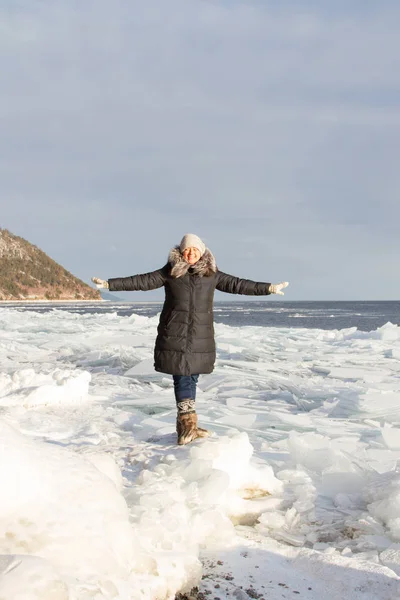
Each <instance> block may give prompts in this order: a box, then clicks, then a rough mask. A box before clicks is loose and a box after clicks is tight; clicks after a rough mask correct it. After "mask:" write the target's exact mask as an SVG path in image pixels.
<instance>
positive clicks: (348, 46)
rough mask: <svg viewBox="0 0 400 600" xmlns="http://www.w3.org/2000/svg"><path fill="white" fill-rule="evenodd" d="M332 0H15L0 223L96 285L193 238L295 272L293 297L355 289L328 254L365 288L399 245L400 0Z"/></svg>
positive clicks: (147, 264)
mask: <svg viewBox="0 0 400 600" xmlns="http://www.w3.org/2000/svg"><path fill="white" fill-rule="evenodd" d="M320 4H321V3H317V2H311V1H310V2H296V3H294V2H282V3H277V4H273V3H265V2H233V1H232V2H218V3H217V2H208V1H200V0H170V1H169V2H168V3H166V2H164V1H163V0H152V1H151V2H139V1H138V0H135V1H131V2H128V1H126V0H124V1H123V0H114V1H113V2H111V0H96V1H94V0H90V1H87V2H84V3H82V2H77V1H76V2H67V1H66V0H63V1H61V0H54V1H53V2H49V1H43V2H29V3H28V2H19V3H8V4H7V3H3V4H2V5H1V7H0V23H1V25H0V27H1V32H0V83H1V87H2V90H4V93H2V95H1V97H0V114H1V115H2V118H1V120H0V154H1V155H2V156H3V157H4V160H3V161H2V163H1V166H0V175H1V180H2V198H3V199H2V201H1V202H2V210H1V213H2V221H3V223H2V224H3V226H8V227H9V228H10V229H12V230H13V231H15V233H17V234H19V235H23V236H24V237H27V238H28V239H29V240H30V241H33V242H34V243H36V244H37V245H39V246H41V247H42V248H43V249H44V250H45V251H47V252H48V253H49V254H50V255H52V256H53V257H54V258H55V259H56V260H58V261H59V262H62V264H63V265H64V266H65V267H66V268H68V269H70V270H72V271H74V272H75V273H76V274H78V275H79V276H81V277H83V278H84V279H86V280H89V278H90V275H91V274H92V273H93V272H94V270H96V272H98V273H100V276H108V275H109V276H111V275H114V274H116V275H123V274H131V273H132V272H137V271H140V270H150V269H151V268H153V267H154V268H156V267H158V266H159V262H160V260H162V259H164V257H165V256H166V254H167V252H168V248H169V247H170V246H171V245H172V244H173V243H174V242H175V241H177V240H178V239H180V237H181V235H182V234H183V233H184V232H185V231H192V230H193V231H197V232H198V233H199V234H201V235H203V236H204V237H205V238H208V240H209V244H210V245H211V246H212V248H213V249H214V248H215V249H216V251H217V252H218V258H219V262H221V261H222V262H223V263H224V265H226V267H227V270H230V271H231V272H235V270H237V269H239V270H240V273H238V274H240V275H243V276H252V277H259V275H258V273H261V274H262V275H263V276H264V273H265V270H266V265H267V264H268V265H269V264H271V263H273V264H275V265H278V267H279V272H276V271H275V269H274V270H273V271H272V273H271V278H272V277H275V275H276V277H277V278H278V279H280V278H285V279H286V278H287V276H286V275H285V276H284V277H281V276H280V273H281V272H282V273H283V272H284V271H285V272H287V270H288V267H289V266H290V265H291V264H294V265H296V270H295V272H294V273H293V275H294V276H295V277H296V286H293V288H292V289H293V291H292V290H291V293H292V294H293V296H292V298H295V297H299V298H300V297H301V298H304V297H309V298H312V297H314V296H307V294H310V293H313V294H314V291H312V292H311V291H310V286H309V284H307V285H303V283H302V282H304V281H308V278H309V275H310V273H313V277H314V278H315V279H319V281H320V282H323V284H322V285H321V286H319V292H318V293H319V296H318V297H319V298H321V297H324V296H326V297H329V298H333V297H337V298H339V297H343V298H345V297H347V296H346V294H347V291H346V290H345V289H343V288H341V287H340V286H338V285H336V281H335V282H332V280H331V279H329V278H327V279H325V273H326V265H327V264H329V265H330V269H331V270H335V267H337V266H339V265H340V267H339V268H338V273H340V275H342V276H343V274H345V276H346V278H347V279H350V278H351V277H354V278H355V280H356V282H357V284H356V285H358V289H359V291H360V293H359V296H358V297H360V298H361V297H369V296H368V294H370V293H371V288H370V285H369V284H368V283H367V282H368V279H369V278H370V277H371V276H372V277H374V278H376V277H378V276H379V274H381V275H382V269H381V268H380V265H382V264H392V263H391V258H390V257H391V255H392V254H393V253H394V252H395V253H397V254H398V251H399V250H400V242H398V241H397V237H395V236H394V223H396V222H398V220H399V217H400V202H399V198H398V191H397V190H398V189H399V184H400V175H399V173H398V168H397V165H398V159H399V154H400V142H399V140H400V137H399V127H400V122H399V119H400V118H399V114H398V110H397V106H398V98H399V84H400V82H399V76H398V73H399V72H400V64H399V62H400V52H399V50H400V42H399V41H398V32H397V28H396V21H397V18H398V16H399V13H400V8H399V7H398V5H397V3H395V2H386V3H384V5H382V6H380V7H379V10H378V9H377V8H376V6H375V5H373V4H372V3H365V2H363V3H361V2H354V3H350V6H349V3H344V2H337V3H323V6H321V5H320ZM337 240H340V254H338V247H337V246H338V244H337ZM366 240H373V241H374V243H370V244H367V243H365V241H366ZM388 240H389V242H388ZM357 245H358V246H359V247H362V248H363V252H364V255H363V256H362V257H360V258H359V259H358V261H357V265H356V266H357V268H356V272H353V270H352V268H351V265H350V264H349V263H348V261H346V260H345V257H346V256H348V255H350V254H351V253H352V250H353V246H357ZM110 246H112V247H115V250H113V251H110ZM299 256H304V257H305V258H304V260H301V259H300V258H299ZM270 257H271V260H270ZM311 257H312V258H311ZM311 260H312V269H311V267H310V261H311ZM339 260H340V261H342V264H341V263H340V262H339ZM343 263H344V264H343ZM371 268H373V271H372V272H371ZM102 269H104V271H102V272H100V271H101V270H102ZM116 269H118V272H116V271H115V270H116ZM289 270H290V269H289ZM389 271H390V270H389V269H388V272H387V273H386V270H385V269H383V275H382V276H383V277H384V278H385V279H384V286H383V291H382V298H389V297H393V298H398V297H399V294H400V288H399V284H398V282H396V281H395V280H393V277H392V276H391V274H390V272H389ZM266 276H267V273H266ZM332 294H334V296H333V295H332ZM352 297H354V295H353V296H352Z"/></svg>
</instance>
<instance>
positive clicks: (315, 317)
mask: <svg viewBox="0 0 400 600" xmlns="http://www.w3.org/2000/svg"><path fill="white" fill-rule="evenodd" d="M3 307H7V308H10V307H12V308H13V310H29V311H35V312H41V313H43V312H50V311H52V310H54V309H57V310H65V311H69V312H73V313H80V314H83V313H92V314H94V313H100V314H102V313H110V312H112V313H117V314H118V315H120V316H130V315H131V314H132V313H136V314H140V315H144V316H149V317H150V316H154V315H156V314H158V313H159V312H160V310H161V307H162V303H154V302H149V303H135V302H103V303H98V302H96V303H77V304H73V303H66V304H58V303H51V304H49V303H35V304H13V305H3ZM0 311H1V308H0ZM214 312H215V314H214V317H215V322H216V323H225V324H226V325H232V326H236V327H241V326H246V325H251V326H254V325H256V326H263V327H306V328H308V329H309V328H312V329H346V328H348V327H357V328H358V329H359V330H361V331H372V330H374V329H377V328H378V327H382V325H384V324H385V323H387V322H388V321H390V322H391V323H394V324H396V325H400V301H392V302H287V301H281V302H276V301H275V302H274V301H271V300H260V301H256V302H254V301H244V302H216V303H215V305H214Z"/></svg>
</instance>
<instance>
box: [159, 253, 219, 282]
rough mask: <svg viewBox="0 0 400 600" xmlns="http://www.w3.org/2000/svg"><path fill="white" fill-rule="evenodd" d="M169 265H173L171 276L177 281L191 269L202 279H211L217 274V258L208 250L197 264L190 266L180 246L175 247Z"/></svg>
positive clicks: (169, 257) (170, 255)
mask: <svg viewBox="0 0 400 600" xmlns="http://www.w3.org/2000/svg"><path fill="white" fill-rule="evenodd" d="M168 263H169V264H170V265H171V275H172V277H174V278H175V279H177V278H178V277H183V276H184V275H186V273H187V272H188V271H189V269H191V273H196V275H199V276H200V277H209V276H210V275H212V274H213V273H216V272H217V265H216V262H215V258H214V256H213V254H212V253H211V251H210V250H209V249H208V248H206V251H205V252H204V254H203V256H202V257H201V258H200V260H198V261H197V263H195V264H194V265H190V264H189V263H188V262H186V260H185V259H184V258H183V256H182V254H181V251H180V249H179V246H175V247H174V248H172V250H171V251H170V253H169V256H168Z"/></svg>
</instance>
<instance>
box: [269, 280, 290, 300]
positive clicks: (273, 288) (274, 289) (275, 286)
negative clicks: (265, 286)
mask: <svg viewBox="0 0 400 600" xmlns="http://www.w3.org/2000/svg"><path fill="white" fill-rule="evenodd" d="M288 285H289V282H288V281H283V282H282V283H271V285H270V286H269V291H270V294H279V296H283V295H284V294H283V292H281V290H282V289H283V288H285V287H287V286H288Z"/></svg>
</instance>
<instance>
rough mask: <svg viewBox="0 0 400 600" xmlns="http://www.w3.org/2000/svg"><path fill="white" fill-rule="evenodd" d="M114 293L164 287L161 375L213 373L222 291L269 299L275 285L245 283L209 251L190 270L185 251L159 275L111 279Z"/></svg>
mask: <svg viewBox="0 0 400 600" xmlns="http://www.w3.org/2000/svg"><path fill="white" fill-rule="evenodd" d="M108 284H109V289H110V291H111V292H120V291H138V290H141V291H147V290H155V289H157V288H160V287H162V286H164V288H165V302H164V306H163V309H162V312H161V315H160V322H159V325H158V335H157V340H156V345H155V349H154V367H155V370H156V371H160V372H161V373H170V374H171V375H192V374H201V373H211V372H212V370H213V369H214V363H215V340H214V318H213V300H214V291H215V290H216V289H217V290H219V291H221V292H227V293H229V294H245V295H247V296H265V295H268V294H269V293H270V292H269V288H270V285H271V284H270V283H260V282H256V281H250V280H248V279H239V278H238V277H233V276H232V275H227V274H226V273H223V272H222V271H219V270H218V269H217V267H216V264H215V259H214V257H213V255H212V254H211V252H210V251H209V250H208V249H207V250H206V252H205V253H204V255H203V256H202V257H201V259H200V260H199V261H198V262H197V263H196V264H195V265H193V267H190V265H189V264H188V263H187V262H186V261H185V260H184V259H183V257H182V255H181V253H180V252H179V248H178V247H176V248H174V249H173V250H171V252H170V255H169V260H168V263H167V264H166V265H165V266H164V267H163V268H162V269H158V270H157V271H153V272H152V273H145V274H142V275H133V276H132V277H122V278H117V279H109V280H108Z"/></svg>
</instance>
